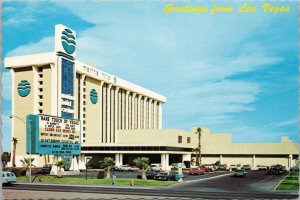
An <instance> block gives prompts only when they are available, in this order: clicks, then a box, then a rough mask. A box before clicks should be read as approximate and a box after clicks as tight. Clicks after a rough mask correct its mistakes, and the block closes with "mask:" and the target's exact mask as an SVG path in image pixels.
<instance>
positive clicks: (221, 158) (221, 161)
mask: <svg viewBox="0 0 300 200" xmlns="http://www.w3.org/2000/svg"><path fill="white" fill-rule="evenodd" d="M222 163H223V157H222V154H220V165H222Z"/></svg>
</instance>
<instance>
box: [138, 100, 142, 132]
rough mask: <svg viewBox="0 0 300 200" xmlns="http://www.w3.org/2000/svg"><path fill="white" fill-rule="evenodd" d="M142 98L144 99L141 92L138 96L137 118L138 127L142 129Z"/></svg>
mask: <svg viewBox="0 0 300 200" xmlns="http://www.w3.org/2000/svg"><path fill="white" fill-rule="evenodd" d="M141 99H142V95H140V94H139V96H138V100H137V101H138V102H137V110H138V112H137V118H138V120H137V123H138V124H137V128H138V129H141Z"/></svg>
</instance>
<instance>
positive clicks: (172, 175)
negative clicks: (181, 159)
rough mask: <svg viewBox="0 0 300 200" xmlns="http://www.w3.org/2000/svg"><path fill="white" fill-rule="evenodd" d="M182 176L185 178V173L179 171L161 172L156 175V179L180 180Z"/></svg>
mask: <svg viewBox="0 0 300 200" xmlns="http://www.w3.org/2000/svg"><path fill="white" fill-rule="evenodd" d="M180 178H183V174H179V173H178V172H160V173H158V174H157V175H156V176H154V179H155V180H164V181H171V180H172V181H178V180H179V179H180Z"/></svg>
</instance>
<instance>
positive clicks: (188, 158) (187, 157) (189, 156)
mask: <svg viewBox="0 0 300 200" xmlns="http://www.w3.org/2000/svg"><path fill="white" fill-rule="evenodd" d="M184 161H189V162H191V161H192V154H183V155H182V162H184Z"/></svg>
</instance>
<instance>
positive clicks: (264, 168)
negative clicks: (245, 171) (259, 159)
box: [256, 165, 268, 170]
mask: <svg viewBox="0 0 300 200" xmlns="http://www.w3.org/2000/svg"><path fill="white" fill-rule="evenodd" d="M256 167H257V170H267V168H268V166H265V165H257V166H256Z"/></svg>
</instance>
